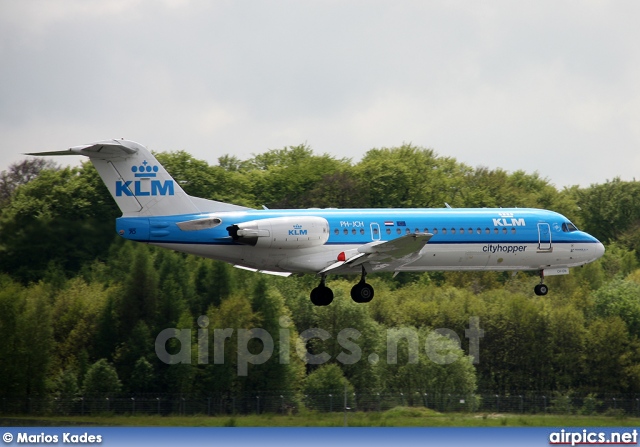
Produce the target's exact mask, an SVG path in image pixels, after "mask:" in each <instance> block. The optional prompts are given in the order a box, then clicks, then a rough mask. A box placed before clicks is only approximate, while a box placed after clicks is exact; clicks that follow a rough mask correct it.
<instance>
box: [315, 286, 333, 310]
mask: <svg viewBox="0 0 640 447" xmlns="http://www.w3.org/2000/svg"><path fill="white" fill-rule="evenodd" d="M332 301H333V290H331V289H330V288H329V287H327V286H318V287H316V288H315V289H313V290H312V291H311V302H312V303H313V304H314V305H315V306H328V305H329V304H331V302H332Z"/></svg>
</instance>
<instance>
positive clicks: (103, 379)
mask: <svg viewBox="0 0 640 447" xmlns="http://www.w3.org/2000/svg"><path fill="white" fill-rule="evenodd" d="M121 388H122V383H121V382H120V379H119V378H118V373H117V372H116V369H115V368H114V367H113V365H111V364H110V363H108V362H107V360H106V359H100V360H98V361H97V362H95V363H94V364H93V365H91V367H90V368H89V371H87V376H86V377H85V379H84V384H83V391H84V394H85V395H88V396H94V397H109V396H114V395H117V394H118V393H119V392H120V389H121Z"/></svg>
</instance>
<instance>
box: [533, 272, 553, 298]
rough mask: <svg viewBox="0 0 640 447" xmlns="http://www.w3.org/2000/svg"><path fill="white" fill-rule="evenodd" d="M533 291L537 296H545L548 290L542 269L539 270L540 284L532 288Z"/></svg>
mask: <svg viewBox="0 0 640 447" xmlns="http://www.w3.org/2000/svg"><path fill="white" fill-rule="evenodd" d="M533 292H534V293H535V294H536V295H538V296H545V295H546V294H547V292H549V287H547V285H546V284H544V271H543V270H540V284H537V285H536V286H535V287H534V288H533Z"/></svg>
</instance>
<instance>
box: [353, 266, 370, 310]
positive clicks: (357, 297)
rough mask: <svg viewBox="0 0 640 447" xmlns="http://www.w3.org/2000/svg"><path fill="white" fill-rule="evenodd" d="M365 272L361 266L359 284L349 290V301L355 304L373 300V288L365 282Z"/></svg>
mask: <svg viewBox="0 0 640 447" xmlns="http://www.w3.org/2000/svg"><path fill="white" fill-rule="evenodd" d="M366 276H367V271H366V270H365V269H364V266H362V276H361V277H360V282H359V283H358V284H356V285H355V286H353V288H352V289H351V299H352V300H353V301H355V302H356V303H368V302H369V301H371V300H372V299H373V287H371V284H367V283H366V282H365V278H366Z"/></svg>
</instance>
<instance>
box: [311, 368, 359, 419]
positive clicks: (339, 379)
mask: <svg viewBox="0 0 640 447" xmlns="http://www.w3.org/2000/svg"><path fill="white" fill-rule="evenodd" d="M353 391H354V388H353V386H352V385H351V384H350V383H349V381H348V380H347V379H346V378H345V377H344V374H343V373H342V370H341V369H340V367H339V366H338V365H336V364H334V363H330V364H327V365H322V366H320V367H319V368H318V369H316V370H315V371H313V372H312V373H311V374H309V375H308V376H307V378H306V379H305V381H304V386H303V393H304V395H305V404H306V405H307V406H308V407H310V408H312V409H317V410H323V411H337V410H341V409H342V406H343V404H344V395H345V393H346V394H347V404H351V403H352V401H353Z"/></svg>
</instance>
